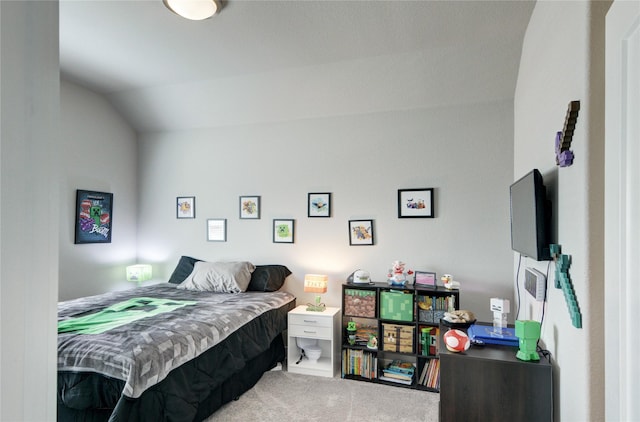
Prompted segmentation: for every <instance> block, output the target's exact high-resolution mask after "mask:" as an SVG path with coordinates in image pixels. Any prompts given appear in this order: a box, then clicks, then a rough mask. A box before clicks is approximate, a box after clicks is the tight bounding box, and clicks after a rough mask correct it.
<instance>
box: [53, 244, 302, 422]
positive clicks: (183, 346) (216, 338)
mask: <svg viewBox="0 0 640 422" xmlns="http://www.w3.org/2000/svg"><path fill="white" fill-rule="evenodd" d="M221 268H222V269H221ZM289 274H291V272H290V271H289V270H288V269H287V268H286V267H285V266H282V265H264V266H260V265H259V266H254V265H253V264H251V263H248V262H239V263H209V262H205V261H200V260H197V259H194V258H190V257H184V256H183V257H182V258H181V259H180V261H179V263H178V266H177V267H176V269H175V270H174V272H173V274H172V276H171V278H170V279H169V282H168V283H161V284H156V285H152V286H144V287H138V288H134V289H130V290H126V291H120V292H111V293H107V294H103V295H98V296H91V297H86V298H79V299H74V300H70V301H66V302H60V303H59V305H58V420H59V421H107V420H109V421H185V422H186V421H201V420H204V419H206V418H207V417H209V416H210V415H211V414H212V413H213V412H215V410H217V409H218V408H219V407H220V406H222V405H223V404H225V403H227V402H229V401H231V400H233V399H235V398H237V397H239V396H240V395H241V394H242V393H244V392H245V391H247V390H248V389H250V388H251V387H252V386H253V385H255V383H256V382H257V381H258V380H259V379H260V377H261V376H262V374H263V373H264V372H265V371H268V370H270V369H272V368H273V367H275V365H276V364H277V363H278V362H282V361H284V357H285V352H284V342H283V335H282V333H283V332H284V331H285V330H286V326H287V313H288V312H289V311H290V310H291V309H293V308H294V307H295V297H294V296H292V295H291V294H289V293H287V292H284V291H281V290H280V287H281V286H282V285H283V283H284V279H285V278H286V277H287V276H288V275H289Z"/></svg>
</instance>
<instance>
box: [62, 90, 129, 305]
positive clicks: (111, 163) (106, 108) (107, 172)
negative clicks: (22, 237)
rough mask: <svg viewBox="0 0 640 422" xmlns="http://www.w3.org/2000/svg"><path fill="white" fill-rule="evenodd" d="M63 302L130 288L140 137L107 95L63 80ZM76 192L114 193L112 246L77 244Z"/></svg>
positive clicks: (109, 244) (105, 244)
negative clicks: (128, 271)
mask: <svg viewBox="0 0 640 422" xmlns="http://www.w3.org/2000/svg"><path fill="white" fill-rule="evenodd" d="M60 105H61V132H62V136H61V142H60V145H61V149H60V151H62V154H61V168H62V183H61V189H60V216H59V219H60V286H59V300H67V299H72V298H76V297H82V296H88V295H93V294H98V293H103V292H106V291H112V290H119V289H126V288H131V287H133V285H132V284H131V283H128V282H127V281H126V280H125V269H124V268H125V266H126V265H129V264H132V263H135V261H136V234H137V232H136V210H137V201H138V194H137V192H138V186H137V180H136V179H137V173H136V171H137V170H136V169H137V167H136V161H137V156H138V155H137V144H136V134H135V132H134V131H133V130H132V129H131V127H130V126H129V125H128V124H127V123H126V121H125V120H124V119H123V118H122V117H121V116H120V115H118V114H117V113H116V112H115V111H114V110H113V108H112V107H111V105H110V104H109V103H108V102H107V101H106V100H105V99H104V97H102V96H100V95H97V94H94V93H93V92H91V91H89V90H87V89H84V88H82V87H80V86H78V85H75V84H72V83H69V82H64V81H63V82H62V83H61V92H60ZM76 189H86V190H96V191H101V192H111V193H113V213H112V223H113V227H112V235H111V243H95V244H81V245H76V244H74V227H75V226H74V224H75V213H74V209H75V201H76Z"/></svg>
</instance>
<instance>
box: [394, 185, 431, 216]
mask: <svg viewBox="0 0 640 422" xmlns="http://www.w3.org/2000/svg"><path fill="white" fill-rule="evenodd" d="M433 203H434V200H433V188H422V189H398V218H433Z"/></svg>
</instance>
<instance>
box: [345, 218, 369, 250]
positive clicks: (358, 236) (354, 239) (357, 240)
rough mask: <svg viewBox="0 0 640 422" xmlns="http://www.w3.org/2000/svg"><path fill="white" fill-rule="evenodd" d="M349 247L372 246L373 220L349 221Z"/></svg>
mask: <svg viewBox="0 0 640 422" xmlns="http://www.w3.org/2000/svg"><path fill="white" fill-rule="evenodd" d="M349 245H352V246H361V245H373V220H349Z"/></svg>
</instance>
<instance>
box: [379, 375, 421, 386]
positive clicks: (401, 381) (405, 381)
mask: <svg viewBox="0 0 640 422" xmlns="http://www.w3.org/2000/svg"><path fill="white" fill-rule="evenodd" d="M378 379H381V380H382V381H387V382H395V383H397V384H404V385H411V384H413V378H410V379H408V380H403V379H398V378H391V377H388V376H386V375H380V377H379V378H378Z"/></svg>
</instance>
